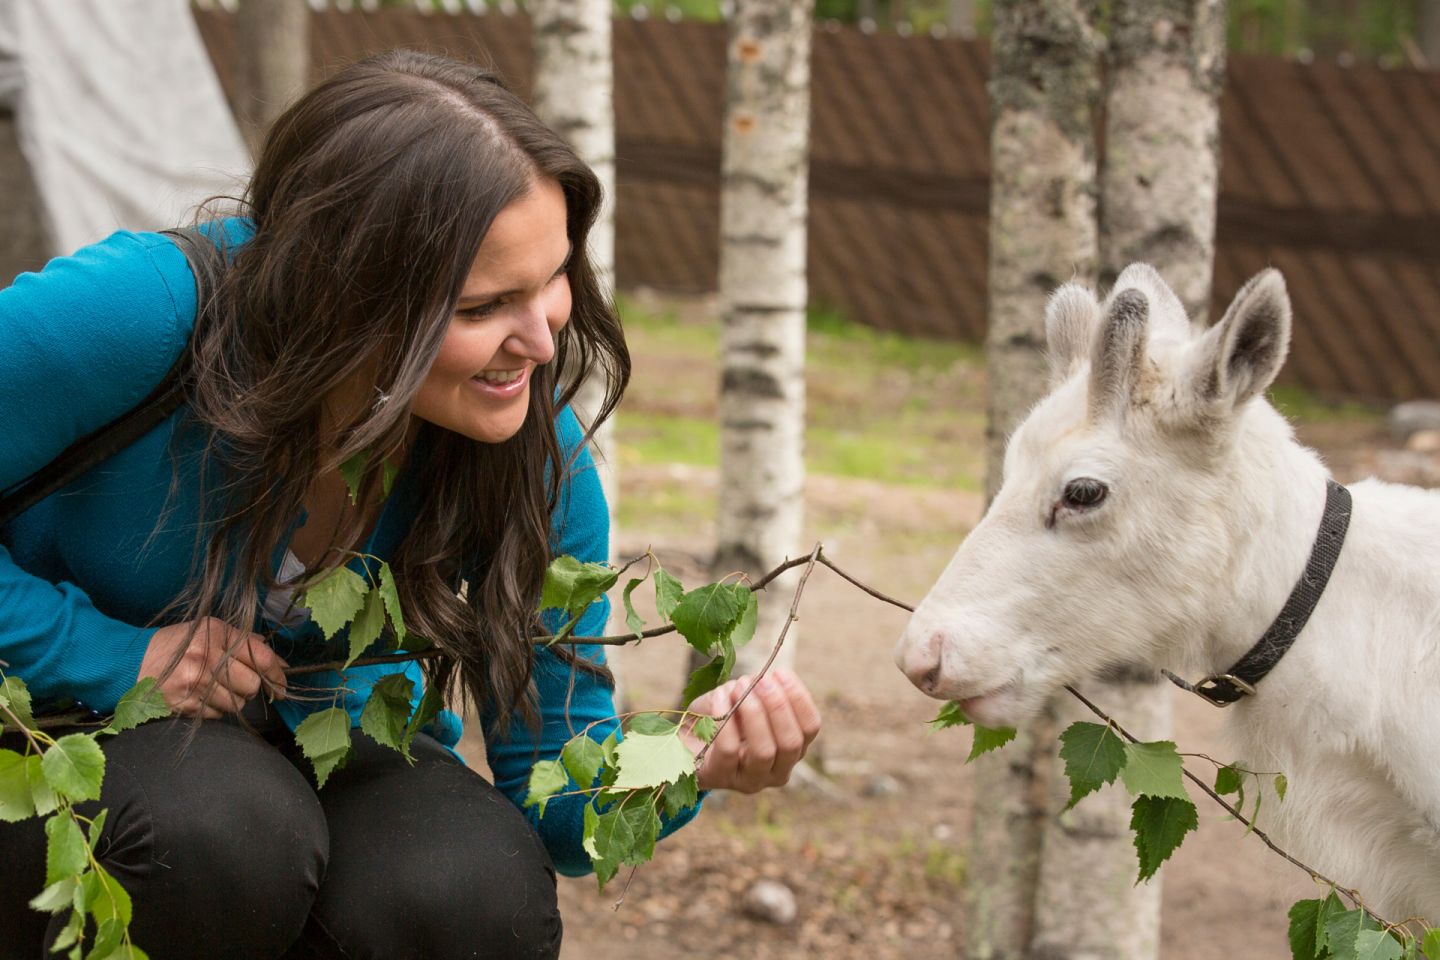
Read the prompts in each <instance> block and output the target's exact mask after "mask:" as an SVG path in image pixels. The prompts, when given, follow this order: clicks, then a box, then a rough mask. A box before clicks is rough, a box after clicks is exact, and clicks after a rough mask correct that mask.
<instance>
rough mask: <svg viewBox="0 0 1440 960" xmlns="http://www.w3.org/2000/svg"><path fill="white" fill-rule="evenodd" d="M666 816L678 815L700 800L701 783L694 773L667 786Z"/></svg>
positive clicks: (665, 796) (665, 795) (665, 798)
mask: <svg viewBox="0 0 1440 960" xmlns="http://www.w3.org/2000/svg"><path fill="white" fill-rule="evenodd" d="M664 801H665V816H667V817H676V816H679V815H680V814H681V813H683V812H684V811H686V810H689V809H690V808H691V807H693V806H695V804H697V803H699V802H700V783H699V780H698V778H696V776H695V775H694V774H693V773H692V774H690V775H689V776H685V777H681V778H680V779H679V780H676V781H675V782H674V783H672V784H670V785H669V786H667V787H666V788H665V794H664Z"/></svg>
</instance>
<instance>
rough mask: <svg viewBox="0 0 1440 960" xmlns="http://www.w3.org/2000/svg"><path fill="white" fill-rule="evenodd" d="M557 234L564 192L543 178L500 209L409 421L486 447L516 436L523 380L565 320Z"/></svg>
mask: <svg viewBox="0 0 1440 960" xmlns="http://www.w3.org/2000/svg"><path fill="white" fill-rule="evenodd" d="M565 227H566V211H565V194H564V193H563V192H562V191H561V189H560V185H559V184H558V183H556V182H555V181H554V180H550V179H539V180H536V181H534V182H533V183H532V184H531V186H530V190H529V192H527V193H526V194H525V195H524V196H522V197H520V198H519V199H518V200H515V201H514V202H513V203H511V204H510V205H509V206H508V207H506V208H505V209H504V210H502V211H500V215H499V216H497V217H496V218H495V222H494V224H492V225H491V227H490V232H489V233H487V234H486V235H485V240H484V242H482V243H481V244H480V252H479V254H478V255H477V256H476V257H475V263H474V265H472V266H471V268H470V276H469V277H468V278H467V279H466V281H465V286H464V288H463V290H462V291H461V293H460V301H459V303H458V304H457V306H456V309H455V315H454V316H453V317H452V318H451V320H450V329H449V330H448V331H447V332H446V334H445V340H444V341H443V342H442V343H441V344H440V353H439V354H438V355H437V356H436V357H435V363H434V365H433V366H431V367H430V372H429V373H428V374H426V376H425V380H424V381H423V382H422V383H421V385H420V390H419V392H417V393H416V394H415V400H414V402H413V404H412V405H411V408H410V410H411V413H412V414H413V415H414V416H416V417H418V418H419V419H421V420H425V421H427V422H429V423H433V424H435V425H436V426H438V427H444V428H445V429H447V430H454V431H455V432H456V433H459V434H463V435H464V436H467V437H469V438H471V439H472V440H479V441H482V442H485V443H499V442H500V441H502V440H507V439H509V438H510V437H513V436H514V435H515V434H516V432H517V431H519V429H520V426H521V424H523V423H524V422H525V414H526V411H527V410H528V408H529V406H530V377H531V375H532V374H533V373H534V372H535V368H536V367H537V366H539V365H540V364H544V363H549V362H550V360H551V359H552V358H553V357H554V356H555V337H556V335H557V334H558V333H559V332H560V329H561V328H562V327H564V326H565V322H566V321H567V320H569V319H570V280H569V278H568V277H567V276H566V275H565V269H566V266H567V265H568V263H569V259H570V240H569V237H568V236H567V234H566V230H565Z"/></svg>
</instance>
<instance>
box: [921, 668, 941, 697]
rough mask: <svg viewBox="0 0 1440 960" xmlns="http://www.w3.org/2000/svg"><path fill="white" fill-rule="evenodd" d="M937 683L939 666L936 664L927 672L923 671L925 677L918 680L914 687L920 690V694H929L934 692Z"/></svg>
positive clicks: (938, 681) (938, 680)
mask: <svg viewBox="0 0 1440 960" xmlns="http://www.w3.org/2000/svg"><path fill="white" fill-rule="evenodd" d="M939 683H940V666H939V664H936V665H935V666H933V667H931V668H930V669H929V670H927V671H925V675H924V676H923V677H921V678H920V680H919V682H918V683H916V686H917V687H919V688H920V690H921V692H923V693H927V694H930V693H934V692H935V688H936V686H938V685H939Z"/></svg>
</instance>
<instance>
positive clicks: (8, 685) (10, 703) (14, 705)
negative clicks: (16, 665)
mask: <svg viewBox="0 0 1440 960" xmlns="http://www.w3.org/2000/svg"><path fill="white" fill-rule="evenodd" d="M0 706H3V707H5V708H6V709H7V710H9V711H10V712H11V713H13V714H15V716H16V718H17V719H18V720H19V721H20V724H21V725H22V726H23V727H26V728H31V729H33V728H34V726H35V717H34V716H33V714H32V713H31V708H30V688H29V687H27V686H25V681H24V680H21V679H20V678H19V677H5V678H4V679H3V680H0ZM0 720H3V721H4V722H3V723H0V730H5V729H9V730H16V727H15V723H14V721H12V720H11V719H10V718H9V717H8V716H3V715H0Z"/></svg>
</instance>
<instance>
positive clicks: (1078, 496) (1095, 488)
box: [1062, 477, 1110, 510]
mask: <svg viewBox="0 0 1440 960" xmlns="http://www.w3.org/2000/svg"><path fill="white" fill-rule="evenodd" d="M1109 492H1110V488H1109V487H1107V486H1105V484H1103V483H1101V482H1100V481H1099V480H1096V479H1093V478H1092V477H1077V478H1076V479H1074V480H1071V481H1070V482H1069V483H1067V484H1065V492H1064V494H1063V495H1062V499H1063V500H1064V502H1065V506H1067V507H1069V508H1071V509H1072V510H1085V509H1087V508H1089V507H1095V506H1099V505H1100V504H1101V503H1102V502H1103V501H1104V500H1105V497H1106V495H1107V494H1109Z"/></svg>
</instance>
